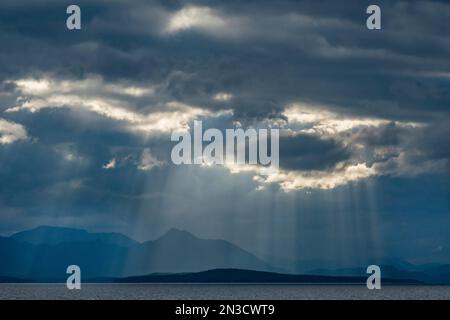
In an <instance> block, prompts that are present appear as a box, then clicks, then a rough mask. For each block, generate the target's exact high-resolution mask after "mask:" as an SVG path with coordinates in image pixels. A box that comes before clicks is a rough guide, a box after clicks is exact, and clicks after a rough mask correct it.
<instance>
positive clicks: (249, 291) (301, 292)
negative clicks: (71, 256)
mask: <svg viewBox="0 0 450 320" xmlns="http://www.w3.org/2000/svg"><path fill="white" fill-rule="evenodd" d="M0 299H276V300H297V299H302V300H303V299H305V300H309V299H446V300H449V299H450V286H384V287H382V288H381V290H368V289H367V288H366V287H365V286H354V285H348V286H347V285H279V284H256V285H255V284H82V288H81V290H68V289H67V288H66V286H65V284H0Z"/></svg>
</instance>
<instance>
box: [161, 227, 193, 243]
mask: <svg viewBox="0 0 450 320" xmlns="http://www.w3.org/2000/svg"><path fill="white" fill-rule="evenodd" d="M161 239H174V240H180V239H198V238H197V237H196V236H194V235H193V234H192V233H190V232H189V231H186V230H182V229H178V228H171V229H169V230H168V231H167V232H166V233H164V234H163V235H162V236H161V237H160V238H159V239H157V240H161Z"/></svg>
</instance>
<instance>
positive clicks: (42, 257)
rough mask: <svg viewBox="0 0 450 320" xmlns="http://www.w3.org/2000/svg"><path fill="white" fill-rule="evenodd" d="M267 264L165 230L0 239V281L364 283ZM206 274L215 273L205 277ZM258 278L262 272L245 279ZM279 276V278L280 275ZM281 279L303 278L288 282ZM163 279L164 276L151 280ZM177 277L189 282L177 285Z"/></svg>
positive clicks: (443, 271)
mask: <svg viewBox="0 0 450 320" xmlns="http://www.w3.org/2000/svg"><path fill="white" fill-rule="evenodd" d="M269 261H270V264H268V263H266V262H265V261H263V260H261V259H260V258H258V257H256V256H255V255H253V254H252V253H250V252H248V251H246V250H243V249H242V248H240V247H238V246H236V245H234V244H232V243H230V242H228V241H225V240H211V239H201V238H198V237H196V236H195V235H193V234H191V233H189V232H188V231H184V230H179V229H170V230H168V231H167V232H166V233H165V234H163V235H162V236H161V237H159V238H157V239H155V240H151V241H146V242H142V243H141V242H138V241H135V240H133V239H131V238H129V237H126V236H124V235H122V234H119V233H91V232H87V231H85V230H81V229H72V228H61V227H51V226H41V227H37V228H34V229H31V230H27V231H22V232H18V233H16V234H14V235H12V236H10V237H1V236H0V282H11V281H15V282H21V281H27V280H24V279H29V280H28V281H34V282H53V281H65V279H66V278H67V274H66V269H67V266H69V265H72V264H75V265H78V266H80V268H81V272H82V278H83V279H99V278H103V279H105V278H107V279H123V278H126V279H128V280H129V281H139V279H141V280H142V281H144V282H146V281H148V282H152V281H153V282H155V281H156V282H157V281H160V282H165V281H168V282H171V281H172V282H173V280H174V279H175V280H176V279H178V280H180V281H181V282H183V281H184V282H189V281H191V282H195V281H199V282H202V281H206V280H205V279H216V280H217V282H230V281H233V279H234V280H235V281H236V282H251V281H252V280H251V279H264V280H261V281H260V280H258V281H257V282H273V281H275V280H276V279H278V280H280V282H290V281H292V282H302V281H303V280H305V281H306V280H307V279H310V280H311V281H312V282H316V281H319V282H320V281H321V280H320V279H322V278H321V277H334V278H336V279H337V278H339V279H341V280H342V279H349V278H352V279H354V278H358V279H362V278H366V277H367V274H366V272H365V271H366V267H367V264H363V265H361V264H360V265H359V266H357V267H346V268H342V267H341V268H336V267H335V265H336V263H333V262H332V261H331V262H329V263H328V262H327V263H325V262H324V261H320V260H311V261H294V263H288V262H286V263H280V261H281V260H275V259H273V258H272V259H269ZM274 262H277V263H274ZM381 262H382V261H380V263H379V265H380V266H381V267H382V276H383V277H384V278H391V279H397V280H408V281H412V280H418V281H420V282H424V283H441V284H448V283H450V266H449V265H444V264H425V265H413V264H410V263H408V262H404V261H401V260H398V259H388V260H386V259H385V260H384V262H388V264H384V263H381ZM300 268H301V271H299V269H300ZM293 269H295V270H293ZM213 270H222V271H215V272H209V271H213ZM223 270H228V271H223ZM229 270H234V271H229ZM235 270H247V271H245V272H244V271H235ZM285 270H287V271H285ZM207 271H208V272H207ZM257 271H261V272H269V273H252V272H257ZM204 272H206V273H204ZM249 272H250V273H249ZM281 273H283V274H285V275H284V276H279V274H281ZM286 273H287V274H289V273H290V274H291V275H296V276H298V274H302V275H303V276H307V277H309V278H292V277H288V275H286ZM162 274H164V275H165V276H166V277H159V278H158V277H156V276H157V275H158V276H161V275H162ZM180 274H183V275H186V274H190V276H184V277H181V278H180ZM212 275H213V276H212ZM271 277H272V278H271ZM314 277H316V278H314ZM271 279H272V280H271ZM295 279H297V280H295ZM302 279H303V280H302ZM314 279H315V280H314ZM281 280H282V281H281ZM300 280H302V281H300ZM341 280H338V282H339V281H341ZM117 281H121V280H117ZM211 281H213V280H211ZM255 281H256V280H255ZM344 282H345V281H344Z"/></svg>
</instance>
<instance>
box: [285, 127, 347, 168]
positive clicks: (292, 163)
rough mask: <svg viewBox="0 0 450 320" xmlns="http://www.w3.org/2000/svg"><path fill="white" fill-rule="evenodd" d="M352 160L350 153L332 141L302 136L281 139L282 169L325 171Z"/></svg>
mask: <svg viewBox="0 0 450 320" xmlns="http://www.w3.org/2000/svg"><path fill="white" fill-rule="evenodd" d="M349 158H350V151H349V150H346V148H345V147H344V146H342V145H340V144H339V143H338V142H336V141H334V140H331V139H320V138H318V137H315V136H311V135H307V134H300V135H297V136H282V137H280V167H281V168H283V169H291V170H325V169H329V168H331V167H333V166H335V165H336V164H337V163H339V162H341V161H344V160H347V159H349Z"/></svg>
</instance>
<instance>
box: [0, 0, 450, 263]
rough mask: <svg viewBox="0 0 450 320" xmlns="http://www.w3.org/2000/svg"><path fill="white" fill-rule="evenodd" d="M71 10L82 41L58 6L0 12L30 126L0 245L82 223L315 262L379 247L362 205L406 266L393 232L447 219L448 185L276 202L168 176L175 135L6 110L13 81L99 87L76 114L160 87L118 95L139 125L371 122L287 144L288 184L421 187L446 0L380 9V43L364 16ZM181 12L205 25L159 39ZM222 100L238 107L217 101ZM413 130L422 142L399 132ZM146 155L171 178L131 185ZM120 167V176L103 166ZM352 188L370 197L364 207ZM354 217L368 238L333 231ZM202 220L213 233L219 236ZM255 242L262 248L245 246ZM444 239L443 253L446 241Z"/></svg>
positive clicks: (444, 112) (438, 99)
mask: <svg viewBox="0 0 450 320" xmlns="http://www.w3.org/2000/svg"><path fill="white" fill-rule="evenodd" d="M77 4H78V5H80V7H81V9H82V30H81V31H74V32H71V31H68V30H67V29H66V27H65V19H66V17H67V15H66V14H65V10H66V5H67V3H63V2H61V1H56V0H55V1H49V0H47V1H39V2H32V1H25V0H14V1H12V0H3V1H2V2H1V3H0V43H1V48H0V110H1V113H0V119H6V120H8V121H10V122H11V123H17V124H22V125H23V126H24V127H25V128H26V130H27V134H28V139H26V140H20V141H17V142H14V143H12V144H4V145H1V144H0V163H1V166H0V191H1V192H0V210H1V214H0V218H1V223H0V227H1V230H6V231H10V230H8V229H11V230H13V229H15V230H17V229H23V228H24V226H33V225H36V224H40V223H43V221H47V223H49V224H51V223H52V222H54V221H60V223H61V224H64V223H66V224H70V223H74V221H75V222H76V223H78V224H79V225H80V226H88V227H92V228H94V229H95V228H98V227H99V226H103V227H105V226H110V227H111V228H112V229H114V230H121V231H124V232H127V233H130V234H133V233H134V232H135V234H136V235H138V236H139V237H141V238H142V239H148V238H149V237H150V235H149V234H148V230H152V231H151V232H153V234H155V235H157V234H160V233H161V232H162V231H163V230H164V228H168V227H170V226H173V225H176V226H178V227H181V228H186V229H189V230H192V231H194V232H196V233H198V234H200V235H202V234H203V235H205V236H210V237H223V238H227V239H230V240H235V241H236V242H238V243H242V244H244V245H248V246H249V247H250V248H256V249H257V248H258V245H260V244H261V243H273V248H271V249H274V248H278V249H280V250H275V251H282V250H281V249H283V250H284V249H285V248H286V247H287V249H288V250H287V251H288V252H289V253H288V254H293V255H295V256H300V255H305V256H306V257H308V256H309V255H316V253H317V252H319V253H320V252H322V253H326V254H330V255H331V256H332V255H333V254H335V255H337V253H336V252H335V251H333V246H332V245H330V243H332V244H334V243H335V242H336V241H341V243H339V245H342V246H345V245H348V244H350V247H352V246H353V245H354V244H361V246H363V247H364V245H365V244H367V243H368V246H369V245H370V244H371V243H370V241H369V240H367V239H365V238H363V237H362V236H359V235H360V234H368V233H370V232H372V231H373V228H374V227H373V225H371V224H370V223H369V222H368V221H369V220H370V219H373V217H371V216H370V214H372V213H373V212H375V211H376V209H375V208H374V207H372V206H371V201H375V202H377V201H376V200H379V202H380V203H381V204H380V205H379V206H380V209H379V211H380V212H381V213H380V216H382V215H383V214H385V216H382V217H380V220H383V223H380V225H381V226H380V228H383V230H385V232H386V234H387V235H386V238H387V239H393V241H394V240H395V241H396V246H397V248H400V249H399V251H401V249H405V248H407V247H408V245H410V243H406V241H404V240H403V242H402V239H400V238H401V237H400V236H397V235H396V234H395V230H390V229H389V228H390V227H389V222H391V220H389V219H392V221H395V222H396V223H400V222H401V220H402V219H403V213H406V212H412V213H414V214H413V215H412V216H411V221H409V225H410V226H412V227H411V228H412V229H411V230H415V229H417V228H420V226H421V221H422V220H420V219H419V218H418V216H420V212H427V213H435V214H443V215H444V214H445V212H447V213H448V200H446V199H448V183H447V182H446V181H442V180H438V181H434V180H433V179H432V178H428V179H430V180H426V179H427V178H423V180H420V181H419V180H418V181H415V180H414V181H412V180H408V179H406V180H395V179H394V181H392V180H390V178H389V177H387V176H382V177H379V181H378V180H377V181H376V182H378V183H379V184H377V183H375V182H373V181H372V180H369V181H368V182H367V185H365V184H364V183H365V182H361V184H357V183H355V185H353V184H350V185H348V186H343V187H340V188H337V190H335V191H333V192H329V193H327V192H328V190H327V191H324V190H319V191H316V192H313V193H312V194H309V193H306V192H298V193H294V194H284V193H282V192H280V190H279V188H278V187H277V186H273V185H267V186H265V189H262V190H260V191H258V192H260V193H257V192H256V191H255V189H256V187H258V185H257V183H256V182H254V181H253V180H252V174H245V173H244V174H242V175H230V174H229V173H228V172H227V171H226V170H222V169H219V170H213V169H204V171H203V169H202V168H197V167H196V168H180V167H174V166H172V165H170V160H169V158H168V156H169V154H170V147H171V145H170V143H168V137H167V136H161V135H150V136H148V137H146V136H145V135H141V134H136V133H135V132H130V126H129V123H124V121H120V120H118V119H116V118H108V117H105V116H104V115H101V114H97V113H94V112H91V111H89V110H81V109H80V108H79V106H77V105H67V106H64V107H63V108H59V107H61V106H51V107H58V108H54V109H46V108H44V109H41V110H38V111H36V112H34V113H33V112H28V111H27V110H21V111H19V112H5V110H6V109H8V108H10V107H11V106H13V105H15V104H16V99H17V98H19V96H20V98H19V99H21V100H20V101H26V99H28V98H29V97H27V95H26V94H23V92H21V91H20V90H21V89H20V88H19V87H18V86H17V84H15V82H14V81H15V80H18V79H25V78H33V77H37V78H50V79H52V80H54V81H55V82H56V83H58V82H60V81H63V80H82V79H90V78H92V77H93V76H100V78H101V79H102V80H101V82H100V84H97V85H98V86H96V87H93V88H90V92H89V93H86V92H84V93H83V92H75V93H74V94H77V95H78V96H80V97H83V98H85V99H88V98H93V97H95V98H99V97H97V96H95V94H94V93H95V92H97V93H98V94H99V95H101V94H103V96H100V98H115V95H114V94H113V93H107V94H106V93H105V92H107V91H106V89H105V87H106V86H107V85H118V84H119V85H121V84H126V85H129V86H134V85H136V86H139V87H150V86H152V87H154V94H153V95H145V96H142V97H130V96H128V97H122V96H121V97H120V99H118V101H119V102H120V106H121V107H123V109H124V110H129V111H133V112H141V113H138V114H137V115H141V114H144V113H145V112H153V111H155V110H161V109H162V108H163V107H164V106H165V103H168V102H171V101H178V102H181V103H185V104H188V105H193V106H198V107H200V108H203V109H208V110H213V111H217V110H227V109H232V110H233V112H234V113H233V117H234V119H233V120H238V121H239V122H240V123H242V124H243V125H244V126H246V125H252V124H253V123H254V122H255V121H264V120H267V119H268V121H269V122H270V121H274V122H275V121H284V122H286V121H287V118H286V116H285V115H284V114H283V111H284V110H285V108H286V106H287V105H288V104H290V103H300V104H301V103H306V104H311V105H317V106H323V107H324V108H325V109H327V110H329V111H331V112H333V113H334V114H335V115H339V116H341V117H342V118H343V119H347V118H348V119H355V118H358V117H364V118H366V117H368V118H377V119H382V120H385V121H387V124H386V123H384V124H382V125H379V126H368V127H364V128H359V127H355V128H352V129H351V130H350V131H348V132H345V133H336V134H334V135H327V136H326V137H320V136H318V135H312V134H310V133H299V134H297V135H296V136H295V137H294V136H291V137H286V136H283V137H282V138H281V141H280V144H281V145H280V148H281V149H280V156H281V168H282V169H289V170H292V171H294V172H296V171H309V170H321V171H327V170H332V168H333V167H335V166H336V165H337V164H338V163H341V162H344V163H367V164H369V165H373V164H376V163H382V166H381V165H380V166H379V167H380V168H383V169H384V171H383V172H382V174H386V175H387V174H388V173H391V172H392V173H395V174H398V172H399V171H400V172H402V173H404V172H405V171H406V172H409V173H415V172H416V171H417V170H418V169H417V168H424V169H425V170H424V171H422V172H426V169H427V168H435V167H436V166H437V167H439V168H442V167H446V168H447V171H446V172H447V173H448V160H449V158H450V155H449V153H448V150H450V146H449V141H450V138H449V137H450V134H449V130H448V123H449V121H450V120H449V119H450V114H449V111H450V108H449V101H450V89H449V88H450V61H449V59H448V57H449V56H450V26H449V24H448V18H449V17H450V5H449V4H448V3H447V2H445V1H422V2H420V1H378V2H377V4H378V5H380V7H381V8H382V27H383V30H382V31H368V30H367V29H366V27H365V19H366V17H367V15H366V14H365V10H366V7H367V5H369V4H372V3H371V1H356V0H354V1H353V0H352V1H346V2H345V3H343V2H339V1H334V0H333V1H332V0H326V1H320V2H318V1H313V0H303V1H300V0H295V1H294V0H292V1H287V0H280V1H268V0H267V1H266V0H258V1H255V0H250V1H238V0H227V1H222V0H197V1H183V0H180V1H167V0H164V1H163V0H160V1H134V2H126V1H106V0H96V1H78V2H77ZM189 7H194V8H202V7H206V8H207V9H208V8H209V9H208V10H206V11H199V12H200V13H198V12H196V11H195V10H194V11H193V12H190V13H189V14H190V15H192V16H191V18H192V19H193V20H195V21H191V22H189V23H191V25H189V23H188V24H187V26H184V27H183V24H181V26H182V27H179V25H178V27H177V26H175V27H173V26H172V29H170V28H168V27H169V26H170V21H171V19H174V17H175V16H176V14H177V12H179V11H180V10H183V9H186V8H189ZM189 14H188V16H189ZM177 28H178V29H177ZM183 28H184V29H183ZM72 84H73V83H72ZM86 90H87V91H89V90H88V89H86ZM56 91H57V90H55V92H54V93H55V94H62V93H64V92H63V90H60V91H59V92H56ZM92 91H93V92H94V93H92ZM71 93H73V92H71ZM217 93H227V94H230V96H231V97H232V98H230V99H228V100H224V101H220V99H218V100H217V99H214V96H215V95H216V94H217ZM229 120H230V119H226V120H223V119H222V118H217V119H216V118H215V119H214V120H213V121H216V122H214V123H213V124H214V126H216V127H218V128H221V129H223V127H224V126H225V123H226V125H228V124H229V122H228V121H229ZM408 122H414V124H420V125H422V126H417V127H412V126H407V124H408ZM127 125H128V126H127ZM288 125H290V124H288ZM360 145H362V148H360V149H358V148H359V147H360ZM147 148H148V149H149V150H150V152H151V154H152V155H154V156H155V157H156V158H157V159H158V160H160V161H162V162H164V163H165V164H164V165H161V166H160V167H155V168H154V169H152V170H141V169H139V165H140V162H141V161H142V155H143V153H144V150H145V149H147ZM375 149H377V152H374V150H375ZM113 159H115V161H116V162H115V163H116V167H115V168H111V169H107V168H104V166H105V165H107V164H108V163H110V161H112V160H113ZM392 159H394V160H395V161H392ZM398 159H400V160H398ZM390 160H391V161H390ZM402 166H403V167H402ZM399 167H402V168H403V169H402V170H403V171H402V170H400V169H399ZM430 170H431V169H430ZM431 171H432V170H431ZM412 176H414V175H413V174H412ZM321 178H324V177H321ZM411 179H412V178H411ZM374 180H375V178H374ZM433 182H436V184H433ZM370 183H374V184H375V186H373V189H370V187H371V185H370ZM421 184H424V185H425V186H426V189H427V190H426V192H423V190H421ZM357 186H362V188H364V187H365V188H369V189H370V190H369V191H368V193H367V194H365V193H363V194H359V193H358V192H362V191H360V189H358V188H357ZM386 190H387V191H386ZM370 192H373V193H374V195H370V194H369V193H370ZM374 198H375V200H374ZM405 199H408V200H405ZM409 199H413V200H414V201H410V200H409ZM446 201H447V202H446ZM336 211H337V213H338V214H339V215H338V216H339V218H337V216H336V214H335V213H336ZM399 212H400V213H401V214H399V216H398V217H397V216H395V217H394V215H395V214H398V213H399ZM211 214H214V216H213V218H211ZM355 216H357V217H358V219H355V221H357V222H358V223H361V225H358V223H355V225H351V226H348V229H345V228H343V229H340V228H341V227H342V225H344V224H345V223H343V222H342V221H340V220H339V219H340V218H342V219H343V221H345V219H347V220H346V221H348V220H350V219H353V218H355ZM386 216H388V218H386ZM19 217H20V218H19ZM24 217H26V218H24ZM65 217H69V218H71V219H72V220H70V219H69V220H64V218H65ZM81 217H83V219H81ZM279 217H281V218H279ZM59 218H61V219H62V220H58V219H59ZM77 218H79V219H78V220H77ZM33 219H34V220H33ZM384 219H386V220H384ZM441 220H442V221H446V220H445V217H444V218H442V219H441ZM441 220H440V221H441ZM11 221H16V222H14V223H13V222H11ZM198 221H209V222H210V224H211V227H210V228H207V227H205V226H204V224H201V223H199V222H198ZM351 221H353V220H351ZM427 223H428V224H427V226H428V227H427V228H428V229H427V230H428V232H427V233H426V234H424V235H422V237H423V238H424V239H425V238H433V239H434V237H437V236H435V235H433V234H432V233H433V232H432V230H433V228H434V227H435V226H436V225H437V224H438V222H435V223H433V221H427ZM135 225H137V227H136V230H134V229H132V227H134V226H135ZM358 227H361V230H362V231H361V230H358ZM250 229H251V230H254V229H256V231H257V232H256V231H255V233H254V234H249V233H248V230H250ZM1 230H0V231H1ZM430 230H431V231H430ZM268 231H270V232H268ZM336 232H340V233H338V234H336ZM358 232H359V233H358ZM344 238H345V239H344ZM419 240H420V239H419ZM419 240H418V241H419ZM438 240H439V241H440V242H446V241H447V243H448V241H449V239H448V237H446V236H444V235H439V237H438V239H437V240H436V241H438ZM433 244H434V243H433ZM355 246H356V245H355ZM265 249H267V248H265ZM315 249H317V250H315ZM269 251H270V250H269ZM319 253H317V254H319ZM351 254H354V252H352V253H350V255H351Z"/></svg>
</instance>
